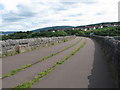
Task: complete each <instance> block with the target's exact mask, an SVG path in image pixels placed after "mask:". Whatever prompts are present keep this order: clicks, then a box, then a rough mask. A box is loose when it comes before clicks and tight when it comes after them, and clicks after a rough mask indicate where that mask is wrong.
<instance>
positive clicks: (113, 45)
mask: <svg viewBox="0 0 120 90" xmlns="http://www.w3.org/2000/svg"><path fill="white" fill-rule="evenodd" d="M91 37H92V38H93V39H95V40H96V41H98V42H99V43H100V45H101V46H102V48H103V50H104V52H105V55H106V56H107V57H108V62H109V64H110V66H111V68H112V70H113V73H114V75H115V79H116V84H117V87H119V88H120V80H119V78H120V37H109V36H105V37H104V36H95V35H94V36H91Z"/></svg>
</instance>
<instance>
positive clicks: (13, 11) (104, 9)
mask: <svg viewBox="0 0 120 90" xmlns="http://www.w3.org/2000/svg"><path fill="white" fill-rule="evenodd" d="M118 1H119V0H69V1H68V0H52V1H50V0H26V1H24V0H10V1H8V0H0V13H1V14H0V28H1V30H4V31H13V30H33V29H37V28H42V27H49V26H60V25H71V26H78V25H86V24H94V23H100V22H112V21H117V19H118V18H117V17H118V16H117V15H118V10H117V8H118V6H117V5H118ZM11 2H12V3H11ZM1 25H2V26H1Z"/></svg>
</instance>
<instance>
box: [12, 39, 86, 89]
mask: <svg viewBox="0 0 120 90" xmlns="http://www.w3.org/2000/svg"><path fill="white" fill-rule="evenodd" d="M85 44H86V40H85V41H84V42H83V43H82V44H81V45H80V47H78V48H77V49H75V50H74V51H73V52H72V53H70V54H69V55H67V56H66V57H65V58H64V59H63V60H60V61H59V62H56V63H55V64H54V65H53V66H52V67H50V68H48V69H46V70H44V71H43V72H40V73H38V75H37V76H35V77H34V79H33V80H31V81H28V82H25V83H23V84H21V85H18V86H16V87H14V88H13V90H16V89H19V88H23V89H22V90H26V89H28V88H31V87H32V86H33V85H34V84H35V83H36V82H38V81H39V80H41V78H43V77H44V76H46V75H47V74H49V73H50V72H51V71H52V70H54V69H55V68H56V67H58V66H60V65H61V64H63V63H64V62H65V61H67V60H68V59H69V58H70V57H71V56H73V55H74V54H75V53H77V52H78V51H79V50H80V49H81V48H82V47H83V46H84V45H85Z"/></svg>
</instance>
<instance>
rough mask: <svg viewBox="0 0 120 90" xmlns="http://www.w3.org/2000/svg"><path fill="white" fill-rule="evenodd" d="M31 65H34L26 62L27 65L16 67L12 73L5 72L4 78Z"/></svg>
mask: <svg viewBox="0 0 120 90" xmlns="http://www.w3.org/2000/svg"><path fill="white" fill-rule="evenodd" d="M31 65H32V64H26V65H24V66H22V67H21V68H19V69H14V70H12V71H11V72H10V73H8V74H5V75H4V76H3V77H2V78H6V77H9V76H12V75H14V74H16V73H18V72H19V71H21V70H23V69H25V68H27V67H30V66H31Z"/></svg>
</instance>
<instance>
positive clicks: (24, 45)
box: [0, 36, 75, 55]
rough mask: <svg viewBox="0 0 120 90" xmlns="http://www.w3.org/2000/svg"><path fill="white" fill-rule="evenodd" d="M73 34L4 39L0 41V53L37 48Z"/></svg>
mask: <svg viewBox="0 0 120 90" xmlns="http://www.w3.org/2000/svg"><path fill="white" fill-rule="evenodd" d="M74 37H75V36H65V37H48V38H47V37H44V38H31V39H18V40H12V39H10V40H5V41H0V54H1V55H4V54H7V53H10V52H14V53H21V52H25V51H27V50H30V49H33V48H37V47H40V46H48V45H50V44H53V43H59V42H61V41H64V40H68V39H70V38H74Z"/></svg>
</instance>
